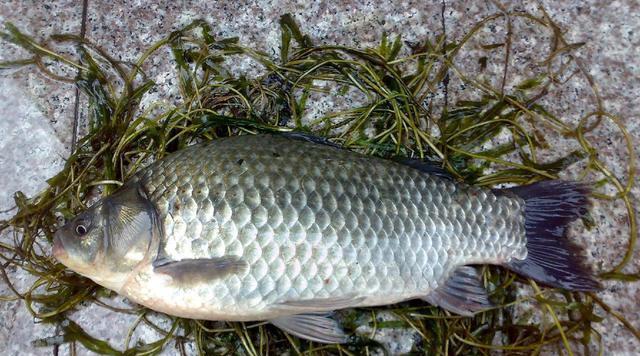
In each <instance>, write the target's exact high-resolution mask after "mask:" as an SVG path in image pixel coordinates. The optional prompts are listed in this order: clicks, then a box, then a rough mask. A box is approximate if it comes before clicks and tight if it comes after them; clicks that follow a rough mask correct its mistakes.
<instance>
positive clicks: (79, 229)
mask: <svg viewBox="0 0 640 356" xmlns="http://www.w3.org/2000/svg"><path fill="white" fill-rule="evenodd" d="M86 233H87V227H86V226H84V225H83V224H82V223H80V224H78V225H76V234H77V235H79V236H83V235H84V234H86Z"/></svg>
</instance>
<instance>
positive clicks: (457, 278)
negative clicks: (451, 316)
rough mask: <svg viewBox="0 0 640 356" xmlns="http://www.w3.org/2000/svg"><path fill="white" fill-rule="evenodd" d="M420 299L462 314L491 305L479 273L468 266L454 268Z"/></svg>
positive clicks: (473, 312)
mask: <svg viewBox="0 0 640 356" xmlns="http://www.w3.org/2000/svg"><path fill="white" fill-rule="evenodd" d="M422 299H423V300H425V301H427V302H429V303H431V304H434V305H437V306H439V307H441V308H443V309H446V310H448V311H450V312H453V313H456V314H460V315H464V316H472V315H474V314H475V313H477V312H480V311H482V310H485V309H488V308H491V307H492V306H493V305H492V304H491V302H490V301H489V297H488V295H487V290H486V289H485V288H484V286H483V285H482V279H481V278H480V274H479V273H478V271H477V269H475V268H473V267H469V266H462V267H459V268H458V269H456V270H455V271H454V272H453V274H452V275H451V277H449V279H447V280H446V281H445V283H444V284H443V285H441V286H440V287H438V288H437V289H435V290H434V291H432V292H431V293H429V294H428V295H427V296H426V297H424V298H422Z"/></svg>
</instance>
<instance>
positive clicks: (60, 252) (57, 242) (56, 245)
mask: <svg viewBox="0 0 640 356" xmlns="http://www.w3.org/2000/svg"><path fill="white" fill-rule="evenodd" d="M53 257H55V258H56V260H58V261H60V262H62V263H64V261H65V260H66V259H67V258H68V257H69V254H68V253H67V250H65V248H64V245H63V244H62V239H61V238H60V236H58V234H56V236H55V237H54V238H53Z"/></svg>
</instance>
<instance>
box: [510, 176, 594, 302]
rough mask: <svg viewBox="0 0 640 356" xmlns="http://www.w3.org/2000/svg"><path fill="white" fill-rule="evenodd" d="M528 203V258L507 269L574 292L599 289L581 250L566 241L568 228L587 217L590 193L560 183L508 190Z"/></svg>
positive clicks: (572, 185) (584, 188)
mask: <svg viewBox="0 0 640 356" xmlns="http://www.w3.org/2000/svg"><path fill="white" fill-rule="evenodd" d="M505 191H509V192H511V193H513V194H515V195H517V196H519V197H520V198H522V199H524V201H525V208H524V214H525V229H526V238H527V250H528V254H527V258H526V259H524V260H513V261H511V262H510V263H509V264H508V265H507V267H508V268H509V269H511V270H512V271H514V272H516V273H518V274H521V275H523V276H526V277H529V278H531V279H533V280H535V281H539V282H541V283H544V284H547V285H550V286H553V287H559V288H564V289H568V290H575V291H591V290H596V289H599V288H600V284H599V283H598V282H597V281H596V280H595V279H594V278H593V277H592V275H591V273H590V272H589V270H588V269H586V268H585V267H584V266H583V264H582V258H581V256H580V252H581V251H580V249H579V248H578V246H576V245H575V244H573V243H571V242H570V241H569V240H567V239H566V236H565V228H566V226H567V225H568V224H569V223H570V222H572V221H574V220H576V219H577V218H579V217H580V216H582V215H584V214H586V212H587V208H588V206H589V200H588V198H587V196H588V195H589V192H590V189H589V188H588V187H587V186H586V185H584V184H580V183H575V182H566V181H559V180H550V181H543V182H539V183H534V184H531V185H526V186H521V187H515V188H509V189H505Z"/></svg>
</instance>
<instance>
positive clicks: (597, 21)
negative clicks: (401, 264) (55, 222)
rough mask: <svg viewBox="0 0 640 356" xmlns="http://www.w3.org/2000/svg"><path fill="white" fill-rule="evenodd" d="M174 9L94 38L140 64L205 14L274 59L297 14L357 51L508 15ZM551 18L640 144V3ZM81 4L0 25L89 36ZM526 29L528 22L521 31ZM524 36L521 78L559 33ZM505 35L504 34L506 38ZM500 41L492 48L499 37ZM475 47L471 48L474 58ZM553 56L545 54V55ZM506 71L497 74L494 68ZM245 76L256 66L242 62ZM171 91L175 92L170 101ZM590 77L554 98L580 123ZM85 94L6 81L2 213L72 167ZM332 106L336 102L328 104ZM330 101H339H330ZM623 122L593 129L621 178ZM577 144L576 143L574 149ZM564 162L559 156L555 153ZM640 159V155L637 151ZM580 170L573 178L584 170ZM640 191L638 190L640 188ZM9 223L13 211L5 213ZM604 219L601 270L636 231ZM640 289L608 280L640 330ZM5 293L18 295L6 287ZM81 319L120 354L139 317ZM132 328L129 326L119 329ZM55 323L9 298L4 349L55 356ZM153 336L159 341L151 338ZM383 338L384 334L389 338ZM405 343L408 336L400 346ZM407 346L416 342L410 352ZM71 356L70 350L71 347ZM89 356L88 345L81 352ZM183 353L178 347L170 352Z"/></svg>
mask: <svg viewBox="0 0 640 356" xmlns="http://www.w3.org/2000/svg"><path fill="white" fill-rule="evenodd" d="M175 3H176V4H178V5H176V4H174V2H172V1H157V2H153V3H151V2H144V1H126V2H124V1H116V2H107V1H104V2H100V1H92V0H90V1H89V11H88V18H87V37H88V38H90V39H91V40H93V41H94V42H96V43H98V44H99V45H100V46H102V47H103V48H105V49H106V50H107V51H108V52H109V53H111V54H112V55H114V56H115V57H116V58H118V59H122V60H133V59H135V58H136V57H137V56H138V55H140V53H141V52H142V50H144V48H145V47H146V46H148V45H149V44H151V43H153V42H154V41H156V40H158V39H160V38H161V37H163V36H164V35H165V34H167V33H168V32H170V31H172V30H173V29H176V28H178V27H180V26H182V25H184V24H186V23H188V22H190V21H191V20H193V19H195V18H200V17H203V18H204V19H206V20H207V21H209V22H210V23H211V24H212V25H213V28H214V29H215V32H216V34H217V35H219V36H238V37H240V41H241V42H242V43H245V44H251V45H253V46H255V47H257V48H258V49H262V50H264V51H266V52H267V53H271V54H273V55H274V56H275V55H276V53H277V52H278V44H279V36H280V35H279V29H278V18H279V16H280V15H281V14H283V13H287V12H289V13H292V14H293V15H294V17H295V18H296V19H297V20H298V21H299V22H300V23H301V24H302V27H303V29H304V30H305V31H306V32H307V33H308V34H310V35H311V37H312V38H313V39H314V40H316V41H318V42H322V43H338V44H347V45H356V46H370V45H374V44H376V43H377V42H378V41H379V40H380V38H381V35H382V33H383V32H387V33H389V34H392V35H394V34H398V33H402V34H403V35H404V37H403V39H405V40H407V41H417V40H420V39H422V38H425V37H433V36H436V35H438V34H440V33H441V31H442V15H443V16H444V25H445V27H446V30H447V37H448V39H449V40H450V41H453V40H455V39H458V38H460V36H461V35H462V34H463V33H465V32H466V31H467V30H468V29H469V28H470V26H472V25H473V24H474V23H475V22H476V21H477V20H479V19H480V18H482V17H484V16H486V15H488V14H491V13H494V12H495V11H496V10H497V9H496V7H495V6H494V5H493V4H491V2H487V1H470V2H450V3H447V4H446V8H445V11H444V12H442V4H441V1H402V2H393V1H378V2H372V1H341V2H329V1H324V2H323V1H308V2H306V1H299V2H287V1H263V2H260V3H255V2H240V1H238V2H235V1H234V2H210V1H207V2H186V1H185V2H175ZM543 4H544V6H545V8H546V9H547V10H548V12H549V14H550V16H551V17H552V18H553V19H554V20H555V21H556V22H557V23H558V24H559V25H560V26H561V28H562V29H564V30H565V36H566V38H567V40H568V41H569V42H586V45H585V46H583V47H582V48H580V49H579V50H578V51H577V54H578V57H579V58H581V59H582V60H583V61H584V63H585V65H586V67H587V68H588V71H589V73H590V74H591V75H592V76H593V78H594V79H595V81H596V82H597V83H599V87H600V90H601V94H602V98H603V100H604V101H605V106H606V108H607V109H608V110H610V111H611V112H613V113H614V114H616V115H619V116H620V117H622V118H623V120H624V121H625V123H626V125H627V128H628V130H629V132H630V134H631V135H632V137H633V139H634V145H635V146H637V145H639V144H640V126H639V123H638V122H639V120H640V106H638V105H637V103H638V97H639V96H640V68H639V66H640V61H639V60H638V58H640V5H639V4H638V3H637V2H635V1H626V2H625V1H615V2H609V1H588V2H582V1H576V0H563V1H543ZM510 6H512V8H518V9H526V10H528V11H532V12H536V11H537V10H536V3H534V2H516V4H514V5H510ZM81 11H82V9H81V5H80V2H78V1H56V2H52V3H51V4H42V3H38V2H31V1H14V2H2V3H0V22H5V21H11V22H13V23H15V24H16V25H18V26H19V27H20V28H21V29H23V30H26V31H28V32H29V33H31V34H33V35H34V36H36V37H38V38H44V37H45V36H46V35H48V34H51V33H56V32H73V33H79V31H80V23H81ZM504 26H505V24H504V23H500V22H497V23H496V24H495V25H494V26H493V27H491V28H489V29H488V30H487V31H486V33H483V35H482V36H483V37H482V39H486V43H495V42H498V41H500V40H501V38H503V37H500V36H504ZM515 26H523V27H522V28H525V29H526V24H520V25H518V24H515ZM519 33H522V34H523V36H522V38H519V39H518V41H514V45H513V46H514V56H513V58H512V65H513V69H512V70H511V71H510V75H513V76H514V77H513V78H515V79H517V76H518V75H529V74H530V72H529V71H531V70H533V69H531V68H529V67H528V66H527V65H526V63H530V62H531V60H540V59H541V58H542V57H543V54H544V53H548V52H545V51H547V50H546V49H545V48H540V46H541V45H542V44H543V43H545V41H546V40H548V36H549V34H545V33H528V32H527V31H526V30H523V31H522V32H519ZM496 37H497V39H496ZM492 41H493V42H492ZM472 50H473V47H471V48H470V52H472ZM541 53H542V54H541ZM19 55H20V53H19V52H18V51H16V49H15V48H14V47H12V46H8V45H4V44H3V45H0V59H11V58H17V57H19ZM167 58H168V56H163V55H159V56H156V57H154V58H153V59H152V61H150V64H151V65H150V66H149V68H146V69H147V71H148V73H149V75H150V76H151V78H152V79H154V80H155V81H156V82H157V83H158V84H159V85H158V90H157V91H156V92H155V94H154V96H153V97H152V98H150V99H149V100H148V102H150V101H152V100H157V99H163V100H169V101H171V100H173V99H172V98H171V95H174V94H175V93H171V91H170V90H168V88H170V87H171V86H172V83H173V79H174V77H173V76H172V74H171V73H172V71H171V70H170V67H169V63H168V60H167ZM459 60H460V64H461V65H462V66H463V67H464V68H466V69H467V70H470V71H472V70H473V68H474V67H473V66H474V65H476V64H475V62H473V61H471V60H469V59H467V60H468V62H465V58H460V59H459ZM499 69H500V68H499V67H498V68H491V67H489V68H488V71H492V70H499ZM238 70H248V71H249V73H251V71H250V70H251V68H247V67H246V65H245V66H243V65H242V63H240V64H239V65H238ZM464 90H465V89H464V88H463V87H461V86H456V83H451V84H450V95H451V96H452V97H453V98H455V97H456V96H463V95H464V94H465V91H464ZM167 93H169V94H167ZM589 95H590V94H589V90H587V87H586V82H584V81H582V82H581V81H576V82H575V83H572V84H571V85H570V86H566V87H562V88H561V89H559V90H557V91H555V92H553V93H552V94H551V95H549V97H548V98H547V99H545V100H547V103H549V105H553V107H555V108H557V109H556V113H557V114H559V115H560V116H561V118H562V119H563V120H566V121H567V122H572V121H573V122H575V120H578V118H579V117H580V116H581V115H583V114H584V113H585V112H588V111H589V110H592V109H593V107H592V106H590V105H591V104H590V103H591V101H590V97H589ZM74 99H75V91H74V88H73V87H72V86H70V85H67V84H61V83H58V82H53V81H51V80H48V79H45V78H43V77H42V76H41V75H38V74H37V73H36V72H35V71H34V70H22V71H19V72H15V73H9V74H6V75H3V76H0V132H2V133H3V135H2V136H0V177H1V179H0V210H4V209H6V208H9V207H11V195H12V194H13V192H14V191H16V190H22V191H24V192H25V193H27V194H29V193H35V192H36V191H38V189H40V188H42V187H43V186H44V184H45V183H44V180H45V179H46V178H47V177H49V176H51V175H53V174H54V173H55V172H56V171H57V170H58V169H59V168H60V167H61V165H62V164H63V162H64V160H63V159H64V157H66V155H68V153H69V150H70V143H71V132H72V118H73V102H74ZM324 105H327V103H325V104H324ZM329 105H330V103H329ZM612 132H613V131H612V127H611V126H610V125H605V126H604V128H603V129H601V130H599V131H598V132H594V133H592V134H591V135H592V137H596V138H597V139H596V140H595V142H596V143H597V148H598V149H599V150H600V152H601V158H602V159H604V160H605V162H607V164H608V165H609V167H610V168H611V169H612V170H613V171H614V172H615V173H616V174H619V175H621V176H625V172H624V164H623V163H624V162H622V161H621V160H620V157H625V153H624V145H623V143H622V142H621V137H620V135H618V134H612ZM570 148H571V147H566V150H569V149H570ZM548 154H549V156H553V153H552V152H550V153H548ZM635 154H636V155H637V152H636V153H635ZM577 168H579V167H576V168H575V169H571V170H570V171H569V172H567V173H566V176H567V177H571V176H572V175H575V174H576V172H577ZM633 193H634V195H635V196H636V197H637V196H639V193H640V192H639V187H635V188H634V192H633ZM4 216H7V214H4ZM593 216H594V218H595V219H596V221H597V223H598V228H597V229H595V230H594V231H591V232H586V231H584V229H583V228H581V227H580V226H576V227H575V229H574V231H573V234H574V235H575V236H577V239H578V240H579V241H580V242H581V243H582V244H583V245H584V246H586V248H587V252H588V255H589V257H590V260H591V263H594V264H596V265H598V266H601V268H607V267H610V266H612V265H613V264H614V263H615V262H617V261H618V258H619V251H620V250H621V249H623V248H624V242H625V240H624V236H625V234H626V232H627V231H628V230H627V229H628V227H627V226H626V221H625V219H624V210H623V207H622V206H621V205H620V204H603V203H596V204H595V206H594V207H593ZM638 255H639V253H637V252H636V254H635V256H634V257H635V259H634V262H633V263H632V264H630V266H629V267H628V270H627V271H629V272H631V271H637V270H638V269H639V268H640V262H639V261H640V257H639V256H638ZM12 273H13V275H12V277H13V278H14V280H16V281H18V282H17V286H18V287H22V288H24V287H26V286H27V285H28V283H29V277H28V276H26V275H24V274H23V273H21V272H19V271H14V272H12ZM639 285H640V283H633V284H622V283H617V282H606V283H605V287H606V289H605V290H604V291H602V292H600V293H599V295H600V297H601V298H602V299H603V300H605V301H606V302H607V303H610V305H612V306H613V307H614V308H615V309H616V310H617V311H618V312H620V313H623V314H624V315H626V316H627V317H628V319H629V321H630V322H631V323H632V324H633V325H634V326H635V327H636V328H640V315H639V314H640V307H639V306H638V301H640V288H639ZM0 294H7V290H6V286H4V285H3V284H2V283H1V282H0ZM74 319H75V320H76V321H78V322H79V323H80V324H81V325H83V326H86V327H87V330H88V331H89V332H90V333H92V334H94V335H101V336H103V337H104V336H107V337H108V340H109V341H110V342H111V343H112V345H113V346H114V347H117V348H121V347H122V345H121V342H122V340H123V337H124V335H122V333H121V332H117V331H115V330H114V328H113V325H127V324H129V323H131V322H132V320H133V318H132V317H123V316H122V315H117V316H116V315H114V314H113V313H111V312H109V311H107V310H105V309H103V308H100V307H95V306H94V307H90V308H87V309H85V310H82V311H80V312H78V313H76V314H75V315H74ZM118 329H121V328H118ZM596 329H597V331H599V332H600V333H601V334H602V335H603V345H604V347H605V350H606V351H607V352H611V353H615V354H635V353H637V350H638V349H640V342H639V341H638V340H637V339H634V338H633V336H632V335H631V334H630V333H629V332H627V331H626V330H625V329H624V328H623V327H622V326H621V325H620V324H619V323H618V322H616V321H615V320H614V319H613V318H612V317H608V318H607V319H606V320H605V321H604V322H603V323H601V324H598V325H597V326H596ZM54 333H55V330H54V329H53V328H52V327H48V326H42V325H39V324H35V323H34V321H33V319H32V318H31V316H30V315H29V314H28V313H27V312H26V309H25V308H24V307H23V306H22V305H20V303H18V302H11V303H0V354H3V355H27V354H49V353H51V349H47V348H34V347H33V346H31V344H30V342H31V340H33V339H35V338H40V337H45V336H52V335H54ZM403 335H404V334H400V335H394V336H393V340H392V343H391V345H392V346H393V351H394V352H403V351H407V350H408V349H407V347H410V340H403V339H402V338H403V337H404V338H405V339H410V338H411V335H409V334H407V335H404V336H403ZM141 337H143V338H144V337H149V338H150V339H154V338H155V337H156V336H155V335H152V334H151V333H149V335H141ZM380 337H383V336H382V335H381V336H380ZM398 338H400V339H398ZM407 345H408V346H407ZM62 351H63V352H64V351H66V349H64V348H63V349H62ZM79 351H80V352H81V353H86V350H79ZM174 351H175V350H167V353H168V354H171V353H173V352H174Z"/></svg>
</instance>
